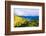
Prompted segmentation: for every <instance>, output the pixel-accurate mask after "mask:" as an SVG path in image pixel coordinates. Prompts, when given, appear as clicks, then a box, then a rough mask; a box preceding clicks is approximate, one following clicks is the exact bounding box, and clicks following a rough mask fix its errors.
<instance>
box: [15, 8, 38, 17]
mask: <svg viewBox="0 0 46 36" xmlns="http://www.w3.org/2000/svg"><path fill="white" fill-rule="evenodd" d="M14 14H15V15H19V16H38V15H39V9H27V8H15V9H14Z"/></svg>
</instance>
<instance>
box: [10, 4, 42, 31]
mask: <svg viewBox="0 0 46 36" xmlns="http://www.w3.org/2000/svg"><path fill="white" fill-rule="evenodd" d="M14 8H30V9H32V8H33V9H40V10H39V27H20V28H14ZM27 30H42V7H41V6H22V5H21V6H20V5H11V31H27Z"/></svg>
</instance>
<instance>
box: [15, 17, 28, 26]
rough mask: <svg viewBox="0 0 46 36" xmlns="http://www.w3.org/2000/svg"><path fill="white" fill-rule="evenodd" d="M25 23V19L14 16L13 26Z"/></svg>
mask: <svg viewBox="0 0 46 36" xmlns="http://www.w3.org/2000/svg"><path fill="white" fill-rule="evenodd" d="M25 21H27V19H25V18H22V17H19V16H14V25H17V24H18V25H21V23H24V22H25Z"/></svg>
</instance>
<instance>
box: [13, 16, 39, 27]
mask: <svg viewBox="0 0 46 36" xmlns="http://www.w3.org/2000/svg"><path fill="white" fill-rule="evenodd" d="M17 18H18V17H17ZM15 22H16V21H15ZM38 25H39V20H31V21H28V20H27V19H22V20H21V21H19V22H18V21H17V23H16V25H14V27H37V26H38Z"/></svg>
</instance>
